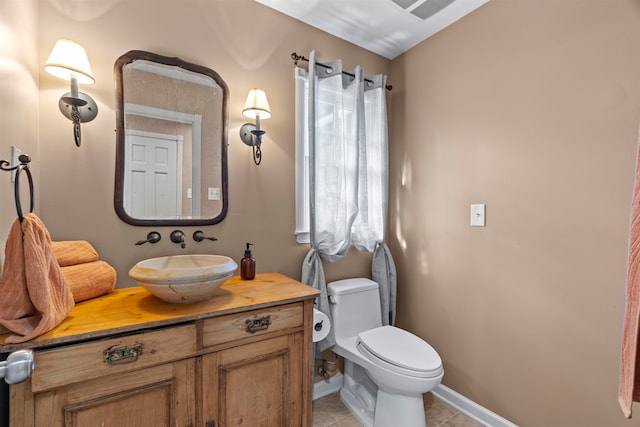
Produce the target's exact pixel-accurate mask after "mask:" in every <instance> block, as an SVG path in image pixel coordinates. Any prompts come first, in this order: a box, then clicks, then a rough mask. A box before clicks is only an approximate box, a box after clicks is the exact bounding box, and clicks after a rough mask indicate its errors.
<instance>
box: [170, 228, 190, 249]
mask: <svg viewBox="0 0 640 427" xmlns="http://www.w3.org/2000/svg"><path fill="white" fill-rule="evenodd" d="M169 238H170V239H171V241H172V242H173V243H180V247H181V248H182V249H184V248H186V247H187V244H186V243H185V242H184V233H183V232H182V230H174V231H172V232H171V235H170V236H169Z"/></svg>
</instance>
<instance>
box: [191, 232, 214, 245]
mask: <svg viewBox="0 0 640 427" xmlns="http://www.w3.org/2000/svg"><path fill="white" fill-rule="evenodd" d="M205 239H206V240H211V241H212V242H215V241H216V240H218V238H217V237H206V236H205V235H204V232H203V231H202V230H198V231H194V232H193V240H195V241H196V242H202V241H203V240H205Z"/></svg>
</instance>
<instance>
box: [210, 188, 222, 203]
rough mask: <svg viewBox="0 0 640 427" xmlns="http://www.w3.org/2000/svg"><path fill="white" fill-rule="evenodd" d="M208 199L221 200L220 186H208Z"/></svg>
mask: <svg viewBox="0 0 640 427" xmlns="http://www.w3.org/2000/svg"><path fill="white" fill-rule="evenodd" d="M208 190H209V191H208V196H209V197H208V199H209V200H220V188H218V187H208Z"/></svg>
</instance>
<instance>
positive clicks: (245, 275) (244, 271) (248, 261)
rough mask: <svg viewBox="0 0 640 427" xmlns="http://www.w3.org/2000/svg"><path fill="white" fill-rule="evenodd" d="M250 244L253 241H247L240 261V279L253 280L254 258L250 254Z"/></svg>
mask: <svg viewBox="0 0 640 427" xmlns="http://www.w3.org/2000/svg"><path fill="white" fill-rule="evenodd" d="M251 245H253V243H247V249H246V250H245V251H244V258H242V261H240V277H241V278H242V280H253V279H254V278H255V277H256V259H255V258H254V257H253V255H252V254H251V248H250V246H251Z"/></svg>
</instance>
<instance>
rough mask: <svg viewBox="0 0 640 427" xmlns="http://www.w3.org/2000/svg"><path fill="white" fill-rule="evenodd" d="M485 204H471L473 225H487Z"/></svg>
mask: <svg viewBox="0 0 640 427" xmlns="http://www.w3.org/2000/svg"><path fill="white" fill-rule="evenodd" d="M485 207H486V205H484V204H472V205H471V226H472V227H484V226H485V211H486V209H485Z"/></svg>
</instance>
